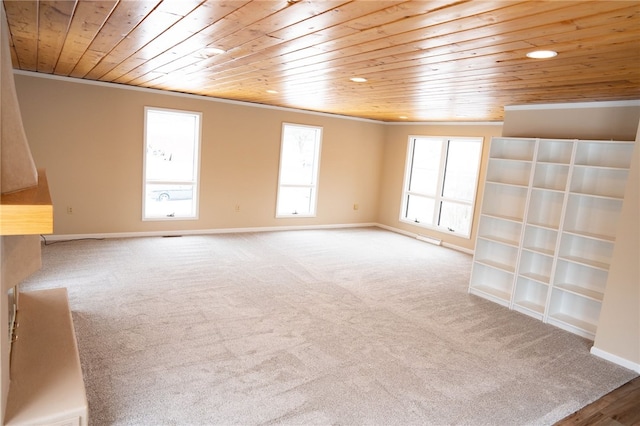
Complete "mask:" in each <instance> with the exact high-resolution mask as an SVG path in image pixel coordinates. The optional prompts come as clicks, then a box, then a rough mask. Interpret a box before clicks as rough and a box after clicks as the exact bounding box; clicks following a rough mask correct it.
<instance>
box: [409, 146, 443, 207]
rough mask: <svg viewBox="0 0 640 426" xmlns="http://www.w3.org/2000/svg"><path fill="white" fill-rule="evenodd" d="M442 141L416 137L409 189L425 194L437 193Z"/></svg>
mask: <svg viewBox="0 0 640 426" xmlns="http://www.w3.org/2000/svg"><path fill="white" fill-rule="evenodd" d="M441 156H442V141H440V140H437V139H426V138H416V140H415V142H414V144H413V164H412V169H411V177H410V179H411V180H410V181H409V191H411V192H419V193H421V194H425V195H436V193H437V190H438V176H439V175H440V158H441Z"/></svg>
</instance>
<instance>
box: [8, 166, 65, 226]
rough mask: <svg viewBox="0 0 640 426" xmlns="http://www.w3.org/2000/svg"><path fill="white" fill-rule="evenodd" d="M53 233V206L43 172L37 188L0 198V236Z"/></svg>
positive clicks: (42, 171)
mask: <svg viewBox="0 0 640 426" xmlns="http://www.w3.org/2000/svg"><path fill="white" fill-rule="evenodd" d="M51 233H53V204H52V202H51V195H50V194H49V185H48V183H47V176H46V174H45V171H44V170H38V186H35V187H32V188H27V189H24V190H22V191H16V192H11V193H8V194H2V196H0V235H34V234H51Z"/></svg>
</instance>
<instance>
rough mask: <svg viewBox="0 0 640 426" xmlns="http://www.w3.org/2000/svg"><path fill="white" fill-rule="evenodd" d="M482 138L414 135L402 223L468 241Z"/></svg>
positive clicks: (401, 213)
mask: <svg viewBox="0 0 640 426" xmlns="http://www.w3.org/2000/svg"><path fill="white" fill-rule="evenodd" d="M481 156H482V138H452V137H421V136H411V137H410V138H409V145H408V150H407V163H406V169H405V178H404V191H403V197H402V207H401V211H400V220H401V221H403V222H410V223H413V224H415V225H418V226H424V227H427V228H434V229H437V230H439V231H444V232H451V233H455V234H458V235H460V236H464V237H467V238H469V236H470V234H471V225H472V222H473V207H474V204H475V198H476V189H477V187H478V174H479V170H480V158H481Z"/></svg>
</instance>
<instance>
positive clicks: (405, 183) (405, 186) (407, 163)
mask: <svg viewBox="0 0 640 426" xmlns="http://www.w3.org/2000/svg"><path fill="white" fill-rule="evenodd" d="M416 139H440V140H446V141H451V140H456V139H478V140H479V141H480V155H479V156H478V165H477V166H478V175H477V176H476V184H475V186H474V188H473V198H472V201H471V202H468V201H462V200H457V199H454V198H446V197H444V196H443V195H442V190H443V184H444V176H445V171H446V167H443V166H446V158H447V152H448V143H447V149H443V150H442V152H441V153H440V170H439V174H438V187H437V190H436V194H435V195H434V196H431V195H425V194H422V193H418V192H412V191H409V178H410V176H411V169H412V167H411V161H412V157H413V154H412V153H413V146H414V142H415V140H416ZM483 148H484V137H480V136H424V135H409V140H408V142H407V155H406V160H405V171H404V181H403V186H402V204H401V206H400V219H399V220H400V222H403V223H408V224H411V225H413V226H419V227H421V228H425V229H432V230H434V231H438V232H442V233H445V234H447V235H455V236H457V237H461V238H465V239H467V240H468V239H471V233H472V231H473V223H474V219H475V207H476V202H477V196H478V185H479V184H480V171H481V170H480V167H481V165H482V150H483ZM409 195H417V196H421V197H428V198H433V200H434V202H435V203H436V205H437V206H440V205H441V204H440V202H441V201H447V202H450V203H456V204H463V205H466V206H471V223H470V224H469V225H470V226H469V233H468V234H466V233H462V232H456V231H451V230H450V229H449V228H447V227H445V226H439V225H431V224H428V223H421V222H415V221H413V220H410V219H407V218H405V217H404V212H405V211H406V209H407V202H408V198H409ZM438 216H439V212H438V210H437V209H434V210H433V218H432V222H433V223H436V222H437V221H438V220H437V219H438Z"/></svg>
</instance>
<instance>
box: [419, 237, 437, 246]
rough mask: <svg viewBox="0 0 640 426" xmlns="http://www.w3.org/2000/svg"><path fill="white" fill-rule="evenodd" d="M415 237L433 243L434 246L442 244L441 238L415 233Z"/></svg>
mask: <svg viewBox="0 0 640 426" xmlns="http://www.w3.org/2000/svg"><path fill="white" fill-rule="evenodd" d="M416 238H417V239H418V240H420V241H425V242H427V243H430V244H435V245H436V246H439V245H442V240H439V239H437V238H433V237H428V236H426V235H416Z"/></svg>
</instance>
